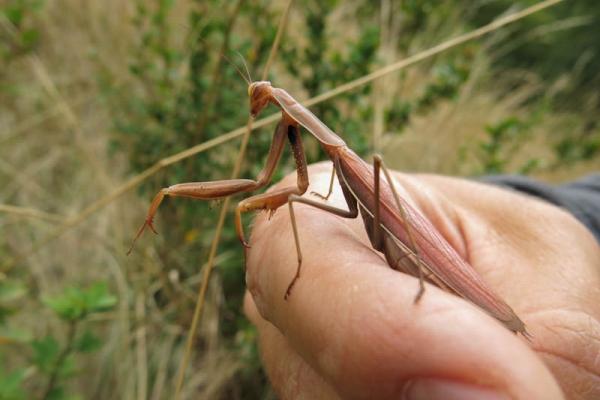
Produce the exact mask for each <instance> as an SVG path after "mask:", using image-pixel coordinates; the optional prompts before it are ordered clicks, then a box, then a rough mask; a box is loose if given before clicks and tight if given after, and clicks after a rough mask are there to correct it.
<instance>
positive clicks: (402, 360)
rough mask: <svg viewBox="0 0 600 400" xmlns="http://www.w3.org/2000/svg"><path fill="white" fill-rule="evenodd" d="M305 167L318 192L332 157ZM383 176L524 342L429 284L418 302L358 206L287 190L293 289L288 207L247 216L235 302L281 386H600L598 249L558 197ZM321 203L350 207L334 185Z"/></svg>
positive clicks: (375, 393) (361, 391)
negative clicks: (505, 308) (346, 214)
mask: <svg viewBox="0 0 600 400" xmlns="http://www.w3.org/2000/svg"><path fill="white" fill-rule="evenodd" d="M309 173H310V179H311V187H310V188H309V190H308V192H310V191H317V192H319V193H322V194H325V193H327V189H328V186H329V180H330V176H331V175H330V174H331V163H320V164H316V165H313V166H311V167H310V168H309ZM393 176H394V179H397V181H398V182H399V183H401V184H397V185H396V186H397V187H398V188H399V191H400V193H401V195H402V196H404V197H405V198H408V199H409V200H410V201H412V202H413V204H414V205H415V206H416V207H417V208H418V209H419V210H421V212H422V213H423V214H424V215H425V216H426V217H427V218H428V219H429V220H430V221H431V222H432V223H433V224H434V226H435V227H436V228H437V229H438V230H439V232H440V233H441V234H442V235H443V236H444V237H445V238H446V240H448V241H449V243H450V244H451V245H452V246H453V247H454V248H455V249H456V250H457V251H458V253H459V254H460V255H461V256H462V257H464V258H465V259H466V260H467V261H469V263H470V264H471V265H472V266H473V268H474V269H475V270H476V271H477V272H478V273H479V274H480V276H481V277H482V278H483V279H484V280H485V281H486V282H487V283H488V284H489V285H490V286H491V287H493V288H494V290H496V291H497V292H498V293H499V294H500V295H501V297H502V298H503V299H504V300H505V301H506V302H507V303H508V304H509V305H510V306H511V307H512V308H513V309H514V310H515V312H516V313H517V315H518V316H519V317H520V318H521V319H522V320H523V321H524V322H525V324H526V326H527V331H528V332H529V333H530V334H531V335H532V336H533V339H532V342H528V341H527V340H526V339H525V338H523V337H522V336H521V335H515V334H514V333H512V332H511V331H509V330H508V329H506V328H505V327H504V326H503V325H501V324H500V323H498V322H497V321H496V320H495V319H494V318H492V317H490V316H489V315H488V314H486V313H485V312H483V311H482V310H480V309H478V308H477V307H475V306H473V305H471V304H470V303H468V302H466V301H465V300H463V299H461V298H459V297H457V296H454V295H451V294H448V293H446V292H444V291H442V290H440V289H439V288H437V287H435V286H433V285H429V284H427V285H426V291H425V294H424V295H423V297H422V298H421V300H420V301H419V302H418V303H416V304H415V303H414V298H415V294H416V293H417V291H418V288H419V284H418V280H417V278H415V277H412V276H409V275H406V274H403V273H400V272H397V271H394V270H392V269H391V268H389V266H388V265H387V264H386V262H385V260H384V259H383V257H382V255H381V254H379V253H378V252H376V251H375V250H373V249H372V247H371V246H370V243H369V240H368V238H367V235H366V233H365V229H364V226H363V221H362V218H360V217H359V218H356V219H344V218H340V217H338V216H335V215H333V214H329V213H325V212H323V211H321V210H318V209H316V208H313V207H310V206H306V205H303V204H298V203H296V204H295V205H294V210H295V213H296V221H297V223H298V231H299V237H300V244H301V249H302V254H303V264H302V274H301V277H300V279H299V280H298V281H297V283H296V284H295V286H294V288H293V290H292V292H291V295H290V297H289V298H288V299H287V300H284V294H285V291H286V288H287V286H288V284H289V283H290V281H291V279H292V277H293V276H294V274H295V271H296V267H297V263H298V262H297V257H296V249H295V244H294V239H293V233H292V228H291V224H290V216H289V212H288V209H287V207H282V208H281V209H279V210H278V211H277V212H276V213H275V215H274V216H273V217H272V218H271V219H270V220H269V219H268V215H267V213H261V214H260V215H259V216H258V217H257V219H256V222H255V225H254V228H253V232H252V237H251V240H250V246H251V248H250V249H249V251H248V254H247V256H248V258H247V263H246V268H247V272H246V281H247V284H248V289H249V293H247V294H246V297H245V303H244V308H245V312H246V314H247V315H248V317H249V318H250V320H251V322H252V323H253V324H254V325H255V326H256V327H257V329H258V332H259V345H260V349H261V355H262V359H263V362H264V365H265V369H266V371H267V373H268V375H269V378H270V380H271V383H272V385H273V387H274V389H275V391H276V392H277V393H278V395H279V396H280V398H281V399H337V398H344V399H391V398H395V399H413V400H416V399H431V400H435V399H442V398H443V399H449V400H451V399H463V400H468V399H523V400H524V399H527V400H531V399H540V400H542V399H543V400H552V399H562V398H567V399H598V398H600V379H599V376H600V324H599V319H600V248H599V246H598V244H597V243H596V241H595V240H594V238H593V236H592V235H591V233H590V232H589V231H588V230H587V229H586V228H585V227H584V226H583V225H582V224H580V223H579V222H578V221H577V220H576V219H574V218H573V217H572V216H571V215H570V214H568V213H567V212H565V211H563V210H561V209H559V208H558V207H555V206H553V205H551V204H548V203H546V202H544V201H541V200H538V199H535V198H532V197H527V196H525V195H522V194H519V193H516V192H513V191H509V190H506V189H501V188H497V187H494V186H491V185H487V184H482V183H476V182H473V181H468V180H463V179H455V178H448V177H441V176H435V175H407V174H399V173H394V174H393ZM295 179H296V178H295V174H293V175H291V176H288V177H286V178H285V179H284V180H283V181H282V182H280V183H278V184H277V185H275V187H274V188H281V187H283V186H289V185H295ZM307 195H308V194H307ZM311 197H312V198H315V199H316V197H315V196H311ZM328 202H329V203H330V204H335V205H336V206H338V207H342V208H347V206H346V205H345V202H344V199H343V196H342V194H341V191H340V190H339V189H336V190H335V191H334V194H333V195H332V197H330V199H329V200H328ZM250 294H251V295H250Z"/></svg>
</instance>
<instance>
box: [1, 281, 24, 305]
mask: <svg viewBox="0 0 600 400" xmlns="http://www.w3.org/2000/svg"><path fill="white" fill-rule="evenodd" d="M26 293H27V287H26V286H25V285H23V284H21V283H12V282H6V281H3V282H0V303H3V302H6V301H10V300H15V299H18V298H19V297H22V296H24V295H25V294H26Z"/></svg>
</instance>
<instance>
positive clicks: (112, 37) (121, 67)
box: [0, 0, 598, 399]
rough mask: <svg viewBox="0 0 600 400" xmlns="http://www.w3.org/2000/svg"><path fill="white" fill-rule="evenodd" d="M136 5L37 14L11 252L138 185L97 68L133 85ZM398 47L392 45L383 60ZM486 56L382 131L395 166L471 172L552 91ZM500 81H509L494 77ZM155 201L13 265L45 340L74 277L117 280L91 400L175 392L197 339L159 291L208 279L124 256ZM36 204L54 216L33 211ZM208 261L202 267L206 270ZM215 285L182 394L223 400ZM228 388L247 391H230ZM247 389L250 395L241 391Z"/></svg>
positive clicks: (3, 213)
mask: <svg viewBox="0 0 600 400" xmlns="http://www.w3.org/2000/svg"><path fill="white" fill-rule="evenodd" d="M133 7H134V5H133V4H132V3H130V2H120V1H115V0H108V1H88V2H80V1H76V0H63V1H61V2H46V4H45V6H44V9H43V11H42V12H41V13H40V14H38V15H37V16H36V18H35V19H34V20H32V21H31V23H35V26H36V27H37V29H39V31H40V35H41V37H42V38H43V39H42V41H41V44H40V45H39V47H38V48H36V49H35V53H32V54H31V55H28V56H26V57H21V58H19V59H17V60H15V61H14V62H12V63H11V64H10V65H8V66H7V67H6V68H5V69H4V67H3V69H4V70H3V75H4V76H7V77H9V79H10V83H11V84H12V85H14V86H15V87H17V88H18V94H17V95H16V96H8V95H3V96H2V97H0V101H2V102H3V103H4V104H1V108H0V109H1V110H2V111H0V187H2V190H1V191H0V204H6V205H11V206H17V207H20V209H19V210H15V209H8V208H6V209H0V232H2V239H1V241H2V242H4V244H3V245H2V246H1V247H0V257H1V258H2V261H7V260H8V259H11V258H12V257H14V256H15V255H16V254H19V253H21V252H23V251H25V250H26V249H28V248H29V247H30V246H31V245H32V244H34V243H36V242H38V241H40V240H43V239H44V238H45V237H46V236H47V235H48V234H49V233H50V232H52V231H54V230H55V229H56V228H57V227H59V226H60V224H61V223H62V222H61V221H65V220H68V219H69V218H73V217H74V216H76V215H78V214H79V213H80V212H81V211H82V210H84V209H85V208H86V207H88V206H89V205H90V204H92V203H94V202H95V201H96V200H97V199H98V198H100V197H102V196H104V195H105V194H107V193H109V192H111V191H112V190H114V188H115V187H118V186H120V185H122V184H123V183H124V182H125V181H126V173H127V172H128V169H127V165H126V162H125V160H124V159H122V158H121V157H120V156H119V155H112V156H108V155H107V154H108V152H107V146H108V140H109V135H110V134H111V129H112V126H111V124H112V118H111V115H110V113H109V109H108V108H107V106H106V104H105V102H104V101H103V99H102V93H101V91H100V88H99V86H98V84H97V83H96V81H95V77H96V76H97V75H98V74H100V73H103V72H105V71H106V70H110V71H111V73H112V75H113V77H114V78H115V81H116V82H117V84H121V85H128V84H131V82H129V81H128V80H129V79H130V78H129V76H130V75H129V73H128V69H127V59H128V57H129V52H130V50H131V48H132V47H134V46H136V45H137V44H138V42H139V36H138V33H137V32H135V31H134V30H133V29H132V26H131V24H130V22H129V21H130V19H131V18H132V16H133V13H134V9H133ZM186 7H187V6H186V5H178V6H177V7H176V8H175V9H174V12H173V14H172V18H173V19H174V20H178V19H179V18H182V19H183V17H182V16H183V15H186V13H187V9H186ZM346 11H347V10H344V9H343V8H341V9H340V10H339V11H338V12H337V13H336V14H334V16H333V17H332V18H344V16H345V15H346V13H345V12H346ZM452 22H453V20H452V19H451V18H448V19H447V21H445V23H440V24H437V25H435V26H436V28H435V29H433V28H432V30H431V31H430V32H427V33H424V34H423V35H422V37H418V38H415V41H414V48H413V49H411V51H416V50H419V49H425V48H427V47H429V46H432V45H434V44H437V43H439V42H441V41H442V40H443V39H444V38H446V37H448V36H453V35H455V34H456V29H457V28H456V26H455V25H453V24H452ZM174 26H175V27H177V29H178V30H179V31H178V32H175V34H174V35H173V37H174V38H180V39H177V40H178V42H177V43H173V46H179V47H180V48H184V46H185V44H184V43H185V40H184V38H185V37H186V36H187V35H188V33H189V30H188V28H186V27H184V26H181V25H180V24H178V23H175V24H174ZM392 28H393V26H392V27H391V28H390V29H392ZM392 31H393V29H392ZM390 38H391V36H390ZM490 40H491V39H490ZM399 56H401V55H398V54H391V55H390V54H387V55H385V54H384V56H382V58H383V59H386V60H391V59H397V58H398V57H399ZM478 57H479V58H478V61H477V62H478V64H476V67H477V68H476V73H474V74H473V75H472V76H471V78H470V79H471V80H470V81H469V82H468V84H467V85H466V86H465V87H464V88H463V90H462V91H461V93H460V96H459V97H458V98H457V99H456V100H455V101H453V102H446V103H445V104H443V105H442V106H441V107H439V108H438V109H436V110H435V111H434V112H432V113H430V114H428V115H427V116H426V117H423V118H418V119H415V120H414V122H413V123H412V125H411V126H410V128H409V130H408V131H407V132H406V133H405V134H404V135H402V136H401V137H400V139H398V136H394V135H392V134H390V133H389V132H382V133H381V138H380V140H381V143H382V145H383V147H384V148H386V149H387V150H386V152H385V153H384V155H385V157H386V159H387V160H388V164H389V165H391V166H392V167H394V168H399V169H403V170H409V171H410V170H413V171H417V170H419V171H428V172H443V173H458V174H467V173H469V172H470V171H469V169H471V168H472V166H466V167H465V166H462V165H457V154H458V148H459V147H460V146H462V145H463V144H465V143H469V142H473V141H477V140H481V135H482V133H483V131H482V127H483V126H484V125H485V124H489V123H492V122H494V121H495V120H501V119H503V118H506V117H508V116H512V115H525V114H526V113H528V112H529V110H528V109H527V107H524V106H523V102H524V101H523V100H524V99H527V98H530V97H531V96H532V95H533V94H539V93H546V92H547V91H548V89H549V88H547V87H545V84H544V83H543V82H540V81H538V80H537V79H536V78H535V77H530V78H531V79H530V83H528V84H527V85H525V86H523V87H522V89H520V92H518V93H513V95H512V96H510V97H509V96H505V94H506V93H505V91H504V90H503V85H504V84H508V82H509V81H510V80H511V79H516V77H515V75H512V76H505V77H500V78H499V77H491V76H489V75H488V73H489V70H490V68H489V63H490V62H491V61H490V60H489V58H487V57H486V48H485V46H484V47H482V49H481V55H478ZM407 73H408V77H409V78H408V79H407V80H406V81H405V83H403V84H402V85H400V83H397V85H398V87H399V88H400V92H401V94H402V95H403V96H406V97H411V96H414V95H415V93H418V91H419V88H421V87H422V86H423V84H424V83H425V82H427V81H428V79H430V78H429V75H428V70H427V68H424V69H423V68H420V67H419V66H417V67H413V68H411V69H409V70H408V72H407ZM490 78H493V79H494V81H495V82H496V83H495V84H490ZM393 79H394V78H388V80H387V81H386V82H385V84H384V85H381V86H379V87H380V88H385V87H394V83H393V82H394V81H393ZM279 86H284V85H283V84H279ZM290 86H291V87H294V84H292V83H291V84H290ZM381 90H383V89H381ZM394 95H397V93H395V92H393V91H392V92H389V91H388V92H387V93H383V92H382V91H378V92H376V93H375V94H374V97H378V96H379V97H382V98H386V99H387V101H390V99H391V96H394ZM380 106H381V107H384V106H385V104H382V105H380ZM570 121H571V120H570V119H568V118H566V117H565V116H560V115H556V116H554V117H553V118H552V119H550V120H548V121H547V122H545V123H544V124H543V125H542V126H538V127H536V131H535V136H534V139H533V140H532V141H531V143H529V144H528V147H527V148H524V149H522V150H521V151H523V152H524V153H526V154H531V151H539V154H540V156H548V154H547V147H546V146H544V143H545V142H546V141H547V139H548V138H550V137H551V136H552V131H553V129H556V127H560V128H561V129H568V128H572V127H573V124H576V123H574V122H570ZM378 129H380V128H378V126H377V125H376V124H375V130H376V131H377V130H378ZM431 143H435V146H432V145H431ZM532 149H533V150H532ZM400 155H401V156H400ZM579 168H581V169H578V170H572V171H569V172H568V173H565V172H556V173H555V175H552V176H550V175H544V176H543V177H544V178H545V179H548V180H555V179H563V178H565V177H567V176H572V175H573V174H582V173H584V172H585V171H584V169H585V170H591V169H593V168H596V169H597V168H598V162H595V163H589V164H588V165H585V166H582V167H579ZM149 200H150V199H141V198H139V197H137V196H136V195H135V193H133V192H131V191H130V192H128V193H126V194H125V195H123V196H120V197H118V199H115V200H114V201H113V202H111V203H110V204H109V205H108V206H106V207H104V208H102V209H101V210H100V211H98V212H96V213H95V214H93V215H91V216H90V217H89V218H86V219H85V220H84V221H83V222H82V223H80V224H78V225H77V226H75V227H74V228H73V229H70V230H69V231H67V232H66V233H64V234H62V235H61V236H60V237H58V238H57V239H56V240H53V241H51V242H50V243H48V244H47V245H45V246H44V247H42V248H41V249H40V250H38V251H37V252H35V253H33V254H31V255H29V256H28V257H27V258H26V259H25V260H24V261H22V262H20V263H19V264H18V265H17V268H14V269H12V270H11V271H10V272H9V274H8V277H9V278H8V279H11V280H20V281H25V282H27V283H28V286H29V289H30V293H29V294H30V295H29V296H28V298H27V300H25V301H23V302H22V304H20V305H19V307H20V308H21V309H20V312H19V313H18V314H17V316H15V317H14V319H12V320H11V324H14V325H15V326H19V327H22V328H26V329H28V330H30V331H31V332H32V334H33V335H35V336H38V337H39V336H43V335H44V334H45V333H46V332H48V331H52V332H55V333H57V332H58V333H57V336H59V337H60V336H61V334H60V332H61V330H62V329H64V327H63V326H62V325H61V324H59V323H58V321H57V320H56V319H54V318H53V317H52V316H51V315H50V313H49V312H46V311H44V310H40V305H39V299H40V298H43V297H44V296H48V295H55V294H57V293H59V292H60V291H61V290H62V289H63V288H64V287H65V286H69V285H78V286H79V285H84V286H85V285H87V284H89V283H90V282H94V281H96V280H107V281H109V282H110V283H111V287H112V290H113V291H114V292H115V293H116V294H117V295H118V298H119V303H118V306H117V308H116V309H115V310H114V311H113V312H110V313H106V314H104V315H100V316H97V317H96V322H98V323H97V324H96V325H94V326H97V327H98V329H100V330H101V333H102V337H103V339H104V343H103V346H102V349H101V351H100V352H98V353H97V354H95V355H94V356H92V357H87V358H85V359H81V360H79V361H80V365H81V366H82V367H83V372H82V374H81V375H80V376H79V377H78V378H77V379H75V380H72V382H71V383H70V388H71V389H72V390H73V391H74V392H77V393H86V395H85V398H88V399H95V398H97V399H117V398H119V399H146V398H150V399H166V398H170V396H171V394H172V391H173V388H174V380H175V376H174V375H175V374H174V371H177V369H178V367H179V363H180V360H181V358H182V353H183V348H184V338H185V337H186V334H187V332H186V328H185V327H186V326H187V324H186V323H185V322H183V321H185V320H186V319H188V318H189V317H190V316H189V314H184V315H179V316H178V317H176V318H172V316H171V315H170V314H173V313H178V304H175V303H174V304H172V305H171V306H170V307H167V308H166V309H165V308H159V307H158V306H157V305H156V304H155V300H154V296H153V295H154V294H155V293H156V292H157V291H158V290H159V289H161V288H162V287H163V285H167V284H169V285H171V286H172V288H171V290H173V291H174V292H175V294H177V295H179V296H180V297H181V298H183V299H186V300H185V301H187V302H188V303H191V302H193V301H194V299H195V293H194V290H196V288H197V287H198V286H197V283H198V281H199V276H200V275H198V276H193V277H190V278H189V279H188V280H187V281H186V282H180V281H179V280H178V278H177V277H176V276H174V275H173V274H172V271H171V272H170V271H169V268H168V266H166V265H161V262H160V259H159V258H158V257H157V256H156V254H155V253H154V251H153V249H152V243H146V245H145V246H146V247H144V245H142V246H141V249H142V251H140V252H138V253H134V255H133V256H132V258H131V257H130V258H126V257H125V251H126V250H127V246H128V244H129V241H130V239H131V238H132V237H133V235H134V233H135V232H136V229H137V228H138V225H139V223H140V221H142V220H143V218H144V214H145V210H146V209H147V206H148V202H149ZM32 212H33V213H36V212H43V213H46V214H49V215H46V214H44V215H41V216H40V215H30V214H31V213H32ZM153 240H154V239H153ZM156 240H160V237H158V238H157V239H156ZM149 242H150V241H149ZM141 257H143V259H142V258H141ZM198 270H199V274H200V273H201V271H200V270H201V268H198ZM5 272H7V271H5ZM241 273H243V272H242V268H241V265H240V274H241ZM190 287H191V289H190ZM208 293H209V296H210V298H209V301H208V303H207V304H208V305H207V307H206V309H205V310H204V312H203V315H202V318H201V328H200V329H199V332H198V335H199V336H200V337H202V339H203V343H204V347H203V348H202V349H201V351H198V352H197V353H195V354H194V357H193V361H192V364H191V366H190V367H188V377H187V379H186V382H185V387H184V392H183V396H182V398H190V399H191V398H215V397H217V396H218V395H220V394H222V393H223V390H224V388H225V387H227V386H228V385H231V382H232V379H233V377H234V376H235V375H236V374H237V373H239V371H240V369H241V368H242V366H243V363H242V361H241V354H240V352H239V350H236V349H226V348H224V347H223V346H222V345H221V343H220V337H219V326H218V318H219V315H218V310H219V304H220V303H221V302H222V301H223V299H222V292H221V290H220V283H219V281H218V280H217V279H215V280H213V281H212V282H211V287H210V289H209V292H208ZM182 301H183V300H182ZM188 307H189V305H188ZM188 307H185V309H186V310H187V309H189V308H188ZM173 321H178V322H179V323H177V324H175V323H173ZM62 334H64V332H63V333H62ZM15 346H19V344H15ZM9 350H10V349H9ZM18 353H19V352H14V353H13V352H9V353H8V357H9V358H8V360H7V361H8V365H22V364H24V363H26V360H25V359H24V357H23V356H22V355H19V354H18ZM229 393H235V390H231V389H229ZM237 396H238V397H239V398H242V394H239V393H238V394H237ZM267 396H268V395H267Z"/></svg>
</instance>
